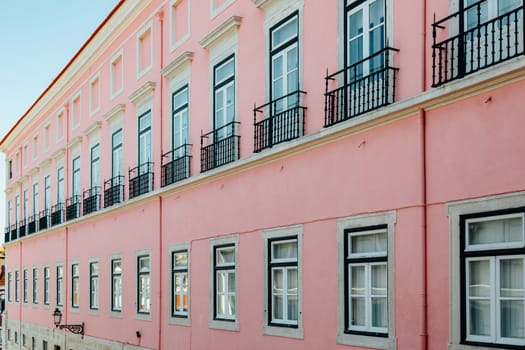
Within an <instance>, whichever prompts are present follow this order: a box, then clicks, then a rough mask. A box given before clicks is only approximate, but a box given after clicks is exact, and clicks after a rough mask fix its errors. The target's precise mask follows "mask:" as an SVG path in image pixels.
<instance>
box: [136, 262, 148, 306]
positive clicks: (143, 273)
mask: <svg viewBox="0 0 525 350" xmlns="http://www.w3.org/2000/svg"><path fill="white" fill-rule="evenodd" d="M143 258H148V263H149V269H148V271H147V272H141V271H140V260H141V259H143ZM146 275H147V276H148V277H149V282H150V283H149V294H150V295H149V297H150V300H151V256H150V255H149V254H143V255H138V256H137V294H136V295H137V309H136V312H137V314H141V315H149V314H150V313H151V304H150V305H148V311H143V310H140V300H141V296H142V294H141V291H140V280H141V277H142V276H146Z"/></svg>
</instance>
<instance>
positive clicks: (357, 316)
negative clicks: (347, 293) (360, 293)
mask: <svg viewBox="0 0 525 350" xmlns="http://www.w3.org/2000/svg"><path fill="white" fill-rule="evenodd" d="M351 308H352V311H351V317H352V319H351V320H350V324H351V325H352V326H365V325H366V321H365V298H364V297H352V302H351Z"/></svg>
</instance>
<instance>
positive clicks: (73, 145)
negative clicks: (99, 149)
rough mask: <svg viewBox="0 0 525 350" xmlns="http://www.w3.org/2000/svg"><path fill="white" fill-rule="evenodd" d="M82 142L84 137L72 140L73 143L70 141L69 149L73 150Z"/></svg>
mask: <svg viewBox="0 0 525 350" xmlns="http://www.w3.org/2000/svg"><path fill="white" fill-rule="evenodd" d="M81 142H82V136H77V137H75V138H74V139H72V140H71V141H69V142H68V143H67V147H68V148H73V147H75V146H76V145H78V144H79V143H81ZM53 158H55V157H53Z"/></svg>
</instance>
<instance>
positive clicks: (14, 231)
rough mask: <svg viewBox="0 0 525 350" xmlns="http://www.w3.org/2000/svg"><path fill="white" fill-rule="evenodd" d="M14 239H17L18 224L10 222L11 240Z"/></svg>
mask: <svg viewBox="0 0 525 350" xmlns="http://www.w3.org/2000/svg"><path fill="white" fill-rule="evenodd" d="M15 239H18V225H17V224H12V225H11V240H12V241H14V240H15Z"/></svg>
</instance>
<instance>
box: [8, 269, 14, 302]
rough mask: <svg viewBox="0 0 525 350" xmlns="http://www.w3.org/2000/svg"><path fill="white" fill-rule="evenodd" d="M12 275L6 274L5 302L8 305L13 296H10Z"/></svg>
mask: <svg viewBox="0 0 525 350" xmlns="http://www.w3.org/2000/svg"><path fill="white" fill-rule="evenodd" d="M11 278H12V275H11V272H8V273H7V302H8V303H10V302H11V301H12V298H13V296H12V295H11V293H12V292H11V288H12V287H11V284H12V283H13V282H12V281H11Z"/></svg>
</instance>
